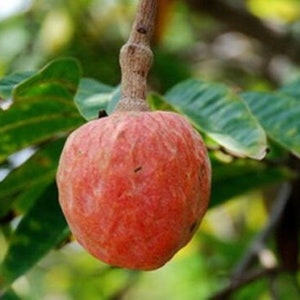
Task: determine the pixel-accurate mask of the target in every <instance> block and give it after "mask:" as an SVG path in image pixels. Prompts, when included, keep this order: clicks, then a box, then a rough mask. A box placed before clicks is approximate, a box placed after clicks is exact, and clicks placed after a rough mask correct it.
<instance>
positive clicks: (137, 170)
mask: <svg viewBox="0 0 300 300" xmlns="http://www.w3.org/2000/svg"><path fill="white" fill-rule="evenodd" d="M141 170H142V167H141V166H139V167H137V168H135V169H134V173H137V172H139V171H141Z"/></svg>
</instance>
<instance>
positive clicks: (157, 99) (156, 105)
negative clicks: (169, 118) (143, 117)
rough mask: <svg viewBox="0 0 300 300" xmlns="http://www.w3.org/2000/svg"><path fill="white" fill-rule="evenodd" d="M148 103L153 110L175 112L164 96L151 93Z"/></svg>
mask: <svg viewBox="0 0 300 300" xmlns="http://www.w3.org/2000/svg"><path fill="white" fill-rule="evenodd" d="M147 102H148V104H149V106H150V108H151V110H166V111H172V110H174V109H173V107H172V106H171V105H170V104H168V103H167V102H166V100H165V99H164V98H163V97H162V96H160V95H159V94H156V93H149V95H148V97H147Z"/></svg>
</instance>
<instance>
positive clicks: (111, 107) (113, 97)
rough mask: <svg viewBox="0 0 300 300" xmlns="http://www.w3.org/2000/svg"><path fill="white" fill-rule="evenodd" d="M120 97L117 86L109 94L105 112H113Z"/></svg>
mask: <svg viewBox="0 0 300 300" xmlns="http://www.w3.org/2000/svg"><path fill="white" fill-rule="evenodd" d="M120 99H121V88H120V87H119V86H118V87H116V88H115V90H114V91H113V92H112V94H111V98H110V101H109V102H108V105H107V108H106V110H107V113H108V114H109V115H110V114H112V113H113V112H114V110H115V108H116V106H117V104H118V103H119V101H120Z"/></svg>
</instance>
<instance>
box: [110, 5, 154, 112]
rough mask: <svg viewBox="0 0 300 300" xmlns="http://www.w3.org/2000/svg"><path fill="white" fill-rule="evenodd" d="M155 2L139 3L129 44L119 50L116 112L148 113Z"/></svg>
mask: <svg viewBox="0 0 300 300" xmlns="http://www.w3.org/2000/svg"><path fill="white" fill-rule="evenodd" d="M156 10H157V1H156V0H140V2H139V5H138V9H137V14H136V18H135V21H134V24H133V27H132V30H131V33H130V36H129V39H128V42H127V43H126V44H125V45H124V46H123V47H122V49H121V51H120V65H121V71H122V80H121V100H120V102H119V103H118V105H117V108H116V110H117V111H132V110H135V111H148V110H149V107H148V105H147V103H146V101H145V100H146V91H147V76H148V72H149V70H150V68H151V65H152V60H153V54H152V51H151V49H150V40H151V37H152V34H153V30H154V24H155V15H156Z"/></svg>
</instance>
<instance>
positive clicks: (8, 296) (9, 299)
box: [0, 289, 21, 300]
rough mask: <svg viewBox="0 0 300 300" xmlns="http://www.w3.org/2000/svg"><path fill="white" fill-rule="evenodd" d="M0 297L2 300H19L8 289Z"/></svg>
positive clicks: (19, 299)
mask: <svg viewBox="0 0 300 300" xmlns="http://www.w3.org/2000/svg"><path fill="white" fill-rule="evenodd" d="M0 296H1V299H2V300H21V298H20V297H19V296H18V295H17V294H16V293H15V292H14V291H13V290H12V289H8V290H7V291H6V292H5V294H3V295H0Z"/></svg>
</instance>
